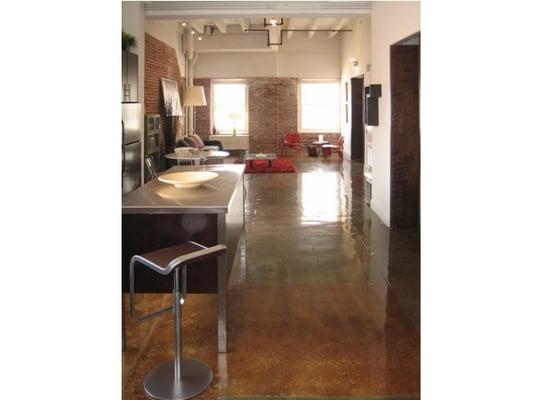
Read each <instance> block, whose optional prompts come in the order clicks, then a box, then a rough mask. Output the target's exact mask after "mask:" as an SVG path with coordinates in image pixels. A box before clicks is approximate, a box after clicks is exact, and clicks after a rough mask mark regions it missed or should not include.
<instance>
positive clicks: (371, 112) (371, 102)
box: [365, 84, 381, 126]
mask: <svg viewBox="0 0 533 400" xmlns="http://www.w3.org/2000/svg"><path fill="white" fill-rule="evenodd" d="M380 97H381V85H380V84H375V85H370V86H366V87H365V124H366V125H369V126H378V125H379V103H378V99H379V98H380Z"/></svg>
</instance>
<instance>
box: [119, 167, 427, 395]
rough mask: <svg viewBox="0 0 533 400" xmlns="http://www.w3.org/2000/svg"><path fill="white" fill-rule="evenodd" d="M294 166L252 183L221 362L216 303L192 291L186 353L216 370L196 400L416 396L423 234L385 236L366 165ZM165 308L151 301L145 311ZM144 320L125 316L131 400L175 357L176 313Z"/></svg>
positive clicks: (158, 298)
mask: <svg viewBox="0 0 533 400" xmlns="http://www.w3.org/2000/svg"><path fill="white" fill-rule="evenodd" d="M294 161H295V164H296V165H297V168H298V173H296V174H257V175H247V176H246V187H247V202H246V221H247V234H246V240H245V242H243V245H242V248H241V251H240V255H239V257H238V260H239V261H238V263H237V264H236V265H235V266H234V268H233V271H232V276H231V279H230V290H229V294H230V295H229V296H230V297H229V311H228V315H229V324H228V327H229V328H228V329H229V332H228V338H229V351H228V353H227V354H226V355H219V354H218V353H217V351H216V296H212V295H190V296H188V302H187V304H186V305H185V307H184V322H183V330H184V346H185V350H184V353H185V357H193V358H198V359H201V360H203V361H205V362H207V363H208V365H209V366H210V367H211V368H212V369H213V372H214V375H215V377H214V381H213V384H212V385H211V387H210V388H209V389H208V391H207V392H206V393H204V394H203V395H202V396H201V397H202V398H215V397H217V398H219V397H226V398H231V397H233V396H237V397H238V396H280V397H283V396H301V397H304V396H308V397H339V396H343V397H344V396H346V397H372V396H384V397H383V398H384V399H386V398H389V396H390V397H391V398H393V397H395V396H404V397H402V398H403V399H406V398H416V397H417V396H418V395H419V388H420V385H419V375H420V372H419V360H420V354H419V326H420V325H419V315H420V308H419V294H420V290H419V282H420V273H419V236H418V233H417V232H412V231H403V232H402V231H399V232H389V230H388V229H387V227H386V226H384V225H383V224H382V223H381V221H380V220H379V219H378V218H377V216H376V215H375V214H374V213H373V212H372V210H370V209H369V208H368V207H367V206H366V204H365V202H364V193H363V176H362V166H361V165H360V164H357V163H350V162H341V161H338V160H335V159H334V160H332V161H329V162H325V161H323V160H321V159H312V158H309V157H301V158H298V159H295V160H294ZM162 301H164V299H163V298H161V295H145V297H144V302H145V303H146V309H150V307H153V306H157V305H160V304H161V302H162ZM141 325H142V324H141ZM149 325H150V326H147V325H145V326H140V325H139V324H134V323H132V322H131V321H129V319H128V318H126V330H127V335H128V339H129V340H130V342H128V348H127V349H126V351H125V352H124V371H123V372H124V398H126V399H136V398H143V391H142V377H143V376H144V374H146V373H147V372H148V370H149V369H150V368H151V367H153V366H155V365H156V364H157V363H158V362H160V361H163V360H165V359H170V358H171V357H172V330H171V327H172V320H171V316H170V315H169V316H166V317H165V318H162V319H160V320H157V321H154V322H153V323H149ZM130 343H131V345H130ZM405 396H406V397H405ZM380 398H381V397H380Z"/></svg>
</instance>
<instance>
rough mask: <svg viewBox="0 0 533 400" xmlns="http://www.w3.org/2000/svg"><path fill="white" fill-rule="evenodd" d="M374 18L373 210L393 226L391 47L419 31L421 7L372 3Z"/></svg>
mask: <svg viewBox="0 0 533 400" xmlns="http://www.w3.org/2000/svg"><path fill="white" fill-rule="evenodd" d="M371 18H372V24H371V29H370V32H371V33H370V41H371V47H370V54H371V64H372V73H371V80H372V83H375V84H381V85H382V86H381V89H382V95H381V98H380V99H379V126H375V127H372V138H373V143H374V151H373V158H374V160H373V161H374V162H373V165H372V178H373V184H372V201H371V207H372V209H373V210H374V211H375V212H376V214H378V216H379V217H380V218H381V219H382V220H383V222H384V223H385V224H386V225H387V226H390V138H391V134H390V120H391V118H390V112H391V111H390V45H391V44H394V43H396V42H398V41H399V40H401V39H404V38H405V37H407V36H409V35H411V34H413V33H416V32H418V31H420V3H419V2H417V1H398V2H393V1H390V2H389V1H388V2H381V1H380V2H373V5H372V13H371Z"/></svg>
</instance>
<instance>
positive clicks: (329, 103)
mask: <svg viewBox="0 0 533 400" xmlns="http://www.w3.org/2000/svg"><path fill="white" fill-rule="evenodd" d="M339 96H340V93H339V83H338V82H316V81H315V82H312V81H308V82H306V81H303V82H301V83H300V96H299V107H298V109H299V123H300V126H299V131H301V132H339V129H340V126H339V122H340V111H339Z"/></svg>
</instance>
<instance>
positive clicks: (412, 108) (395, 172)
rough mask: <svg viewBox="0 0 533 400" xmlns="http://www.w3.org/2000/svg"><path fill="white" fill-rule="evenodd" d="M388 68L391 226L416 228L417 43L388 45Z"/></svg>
mask: <svg viewBox="0 0 533 400" xmlns="http://www.w3.org/2000/svg"><path fill="white" fill-rule="evenodd" d="M409 43H412V41H410V42H409ZM390 72H391V75H390V76H391V192H390V193H391V198H390V200H391V203H390V204H391V211H390V213H391V227H392V228H417V227H418V226H419V220H420V124H419V101H420V94H419V93H420V90H419V88H420V46H418V45H411V44H408V45H406V44H397V45H393V46H391V47H390Z"/></svg>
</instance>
